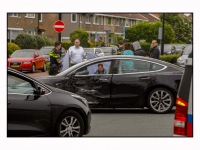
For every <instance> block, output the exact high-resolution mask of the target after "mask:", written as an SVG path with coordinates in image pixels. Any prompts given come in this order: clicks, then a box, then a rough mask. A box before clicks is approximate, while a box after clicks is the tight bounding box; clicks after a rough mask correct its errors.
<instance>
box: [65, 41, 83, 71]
mask: <svg viewBox="0 0 200 150" xmlns="http://www.w3.org/2000/svg"><path fill="white" fill-rule="evenodd" d="M69 58H71V61H70V62H71V67H72V66H73V65H76V64H78V63H81V62H82V61H83V58H86V53H85V52H84V50H83V48H82V47H81V46H80V40H79V39H76V40H75V41H74V46H71V47H70V48H69Z"/></svg>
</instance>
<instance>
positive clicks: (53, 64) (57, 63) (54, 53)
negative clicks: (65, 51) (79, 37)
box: [49, 41, 63, 75]
mask: <svg viewBox="0 0 200 150" xmlns="http://www.w3.org/2000/svg"><path fill="white" fill-rule="evenodd" d="M60 48H61V42H58V41H57V42H55V48H54V49H53V50H51V52H50V53H49V55H50V72H49V75H56V74H58V70H60V69H61V67H62V65H61V64H62V62H63V58H62V57H61V52H60V51H59V49H60Z"/></svg>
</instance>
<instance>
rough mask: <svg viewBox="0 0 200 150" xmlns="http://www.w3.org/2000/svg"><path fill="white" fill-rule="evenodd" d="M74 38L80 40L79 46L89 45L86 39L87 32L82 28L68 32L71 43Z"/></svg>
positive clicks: (87, 36)
mask: <svg viewBox="0 0 200 150" xmlns="http://www.w3.org/2000/svg"><path fill="white" fill-rule="evenodd" d="M76 39H79V40H80V46H82V47H89V43H88V39H89V34H88V33H87V32H85V31H84V30H81V29H77V30H75V31H73V32H72V33H70V40H71V43H72V45H73V44H74V41H75V40H76Z"/></svg>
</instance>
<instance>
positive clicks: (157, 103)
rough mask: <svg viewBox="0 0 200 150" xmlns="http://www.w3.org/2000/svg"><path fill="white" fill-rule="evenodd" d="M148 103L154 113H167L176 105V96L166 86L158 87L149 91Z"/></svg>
mask: <svg viewBox="0 0 200 150" xmlns="http://www.w3.org/2000/svg"><path fill="white" fill-rule="evenodd" d="M147 104H148V107H149V109H150V110H151V111H153V112H154V113H158V114H163V113H167V112H169V111H170V110H171V109H172V107H173V106H174V96H173V95H172V93H171V92H170V91H169V90H167V89H165V88H156V89H154V90H152V91H151V92H150V93H149V95H148V99H147Z"/></svg>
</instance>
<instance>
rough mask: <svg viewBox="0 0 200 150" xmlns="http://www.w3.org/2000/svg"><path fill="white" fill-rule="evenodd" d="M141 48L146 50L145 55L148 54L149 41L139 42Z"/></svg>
mask: <svg viewBox="0 0 200 150" xmlns="http://www.w3.org/2000/svg"><path fill="white" fill-rule="evenodd" d="M140 46H141V48H142V49H143V50H144V51H145V52H146V55H147V56H149V55H150V50H151V43H144V42H142V43H140Z"/></svg>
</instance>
